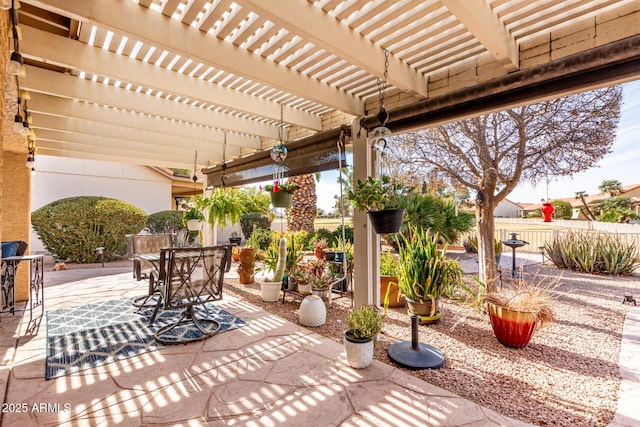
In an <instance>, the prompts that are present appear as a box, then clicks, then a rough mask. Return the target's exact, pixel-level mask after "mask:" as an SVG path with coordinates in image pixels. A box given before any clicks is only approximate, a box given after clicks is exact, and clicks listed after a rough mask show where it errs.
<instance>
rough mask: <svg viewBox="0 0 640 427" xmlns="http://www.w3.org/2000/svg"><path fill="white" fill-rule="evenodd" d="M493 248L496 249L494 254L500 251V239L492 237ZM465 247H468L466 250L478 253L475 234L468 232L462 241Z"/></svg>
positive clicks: (501, 247)
mask: <svg viewBox="0 0 640 427" xmlns="http://www.w3.org/2000/svg"><path fill="white" fill-rule="evenodd" d="M493 244H494V248H495V250H496V255H498V254H501V253H502V249H503V246H502V240H500V239H494V240H493ZM463 245H464V247H465V249H466V248H467V247H469V248H470V249H469V250H468V252H470V253H474V254H477V253H478V236H477V235H476V234H469V235H468V236H467V238H466V240H465V241H464V243H463Z"/></svg>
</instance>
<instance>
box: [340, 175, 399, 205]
mask: <svg viewBox="0 0 640 427" xmlns="http://www.w3.org/2000/svg"><path fill="white" fill-rule="evenodd" d="M403 191H404V187H402V186H400V185H396V184H394V183H392V182H391V179H390V178H389V177H388V176H387V175H383V176H382V177H380V178H373V177H367V179H366V180H364V181H362V180H360V179H359V180H358V182H357V183H356V185H355V186H354V188H353V190H349V193H348V198H349V200H351V202H352V203H353V205H354V206H355V207H356V208H358V209H359V210H360V211H361V212H365V211H367V212H372V211H381V210H386V209H399V208H400V207H401V206H400V194H402V193H403Z"/></svg>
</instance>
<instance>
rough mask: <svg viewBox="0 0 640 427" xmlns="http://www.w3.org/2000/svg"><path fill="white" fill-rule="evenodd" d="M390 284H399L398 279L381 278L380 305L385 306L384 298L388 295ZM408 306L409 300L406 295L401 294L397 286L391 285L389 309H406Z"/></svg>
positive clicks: (390, 277) (392, 277)
mask: <svg viewBox="0 0 640 427" xmlns="http://www.w3.org/2000/svg"><path fill="white" fill-rule="evenodd" d="M389 282H393V283H398V278H397V277H394V276H380V305H384V297H385V295H387V288H388V287H389ZM406 305H407V300H406V299H405V297H404V295H402V293H400V292H399V289H398V287H397V286H395V285H391V293H390V294H389V307H391V308H394V307H404V306H406Z"/></svg>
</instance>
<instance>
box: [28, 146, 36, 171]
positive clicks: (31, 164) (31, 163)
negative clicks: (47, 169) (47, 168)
mask: <svg viewBox="0 0 640 427" xmlns="http://www.w3.org/2000/svg"><path fill="white" fill-rule="evenodd" d="M35 164H36V153H35V150H34V149H33V148H31V147H29V154H27V167H28V168H30V169H33V167H34V166H35Z"/></svg>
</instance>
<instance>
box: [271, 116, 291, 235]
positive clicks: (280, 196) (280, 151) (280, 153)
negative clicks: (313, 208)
mask: <svg viewBox="0 0 640 427" xmlns="http://www.w3.org/2000/svg"><path fill="white" fill-rule="evenodd" d="M283 128H284V106H283V105H282V104H280V123H279V124H278V143H277V144H276V145H274V146H273V147H271V150H269V156H270V157H271V160H273V162H274V163H275V164H274V167H273V187H272V190H271V204H272V205H273V207H274V208H283V209H284V208H287V207H289V205H290V204H291V196H292V194H291V193H290V192H288V191H287V190H286V188H287V187H286V178H287V168H286V167H285V166H284V165H283V164H282V162H284V160H285V159H286V158H287V147H285V146H284V140H283V136H282V135H283V131H284V130H283ZM283 216H284V213H282V214H281V215H280V231H284V225H283V219H282V217H283Z"/></svg>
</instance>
